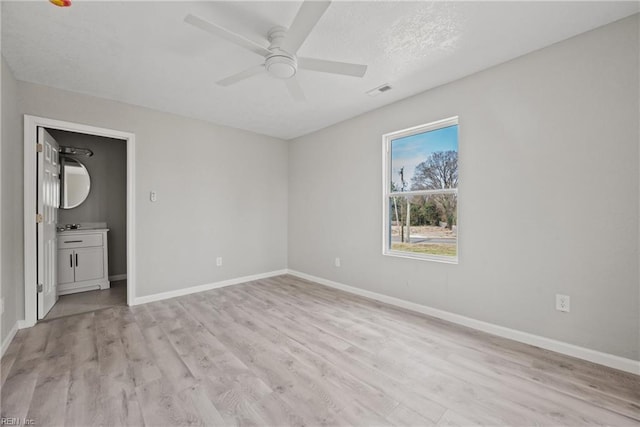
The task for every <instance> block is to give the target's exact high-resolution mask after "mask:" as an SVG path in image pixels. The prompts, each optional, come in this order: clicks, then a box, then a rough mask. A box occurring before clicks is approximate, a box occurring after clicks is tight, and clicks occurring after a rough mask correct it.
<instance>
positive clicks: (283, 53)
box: [184, 0, 367, 101]
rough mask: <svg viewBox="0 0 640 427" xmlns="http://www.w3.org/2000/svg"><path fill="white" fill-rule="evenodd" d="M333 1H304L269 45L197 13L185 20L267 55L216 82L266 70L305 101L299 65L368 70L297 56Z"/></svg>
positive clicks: (330, 69) (350, 72) (336, 71)
mask: <svg viewBox="0 0 640 427" xmlns="http://www.w3.org/2000/svg"><path fill="white" fill-rule="evenodd" d="M330 3H331V2H330V1H311V0H308V1H305V2H303V3H302V6H300V9H299V10H298V14H297V15H296V17H295V18H294V20H293V23H292V24H291V27H290V28H289V29H286V28H284V27H274V28H272V29H271V30H269V33H268V34H267V40H268V41H269V43H270V44H269V46H267V47H265V46H262V45H261V44H259V43H257V42H255V41H253V40H250V39H248V38H246V37H244V36H242V35H240V34H236V33H234V32H233V31H230V30H228V29H226V28H224V27H223V26H221V25H218V24H215V23H213V22H209V21H206V20H204V19H202V18H199V17H197V16H195V15H191V14H189V15H187V16H186V17H185V18H184V20H185V22H187V23H188V24H191V25H193V26H195V27H197V28H200V29H201V30H204V31H206V32H208V33H211V34H213V35H216V36H218V37H222V38H223V39H225V40H227V41H230V42H232V43H235V44H237V45H238V46H240V47H243V48H245V49H247V50H250V51H251V52H253V53H256V54H258V55H260V56H262V57H264V58H265V61H264V63H263V64H260V65H256V66H254V67H251V68H249V69H246V70H244V71H241V72H239V73H237V74H234V75H232V76H229V77H227V78H224V79H222V80H220V81H218V82H216V83H217V84H219V85H221V86H229V85H232V84H235V83H238V82H240V81H242V80H245V79H248V78H249V77H252V76H255V75H257V74H260V73H264V72H267V73H269V74H270V75H272V76H273V77H276V78H278V79H282V80H284V82H285V84H286V87H287V89H288V90H289V93H290V94H291V97H292V98H293V99H294V100H295V101H304V100H305V97H304V92H303V91H302V88H301V87H300V84H299V83H298V81H297V80H296V78H295V76H296V73H297V72H298V69H304V70H311V71H320V72H324V73H332V74H342V75H346V76H354V77H362V76H364V73H365V72H366V71H367V66H366V65H359V64H350V63H346V62H336V61H327V60H324V59H316V58H298V57H297V56H296V53H297V52H298V49H300V46H302V43H304V41H305V40H306V39H307V37H308V36H309V33H311V30H313V27H314V26H315V25H316V24H317V23H318V21H319V20H320V18H321V17H322V15H323V14H324V12H325V11H326V10H327V8H328V7H329V4H330Z"/></svg>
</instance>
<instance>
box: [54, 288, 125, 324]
mask: <svg viewBox="0 0 640 427" xmlns="http://www.w3.org/2000/svg"><path fill="white" fill-rule="evenodd" d="M117 305H122V306H124V305H127V281H126V280H119V281H116V282H111V287H110V288H109V289H103V290H100V291H88V292H78V293H77V294H69V295H62V296H61V297H59V298H58V301H57V302H56V303H55V304H54V306H53V307H52V308H51V310H50V311H49V313H47V315H46V316H45V317H44V320H51V319H57V318H59V317H64V316H71V315H73V314H80V313H89V312H91V311H96V310H102V309H104V308H110V307H115V306H117Z"/></svg>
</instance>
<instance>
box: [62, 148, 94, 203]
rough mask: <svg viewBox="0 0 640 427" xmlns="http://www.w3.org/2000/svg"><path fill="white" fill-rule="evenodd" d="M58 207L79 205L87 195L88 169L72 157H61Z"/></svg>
mask: <svg viewBox="0 0 640 427" xmlns="http://www.w3.org/2000/svg"><path fill="white" fill-rule="evenodd" d="M60 166H61V168H62V173H61V177H60V178H61V180H62V182H61V183H60V192H61V193H62V194H60V196H61V197H60V208H61V209H73V208H75V207H78V206H80V204H82V202H84V201H85V200H86V199H87V197H88V196H89V190H90V189H91V178H90V177H89V171H87V168H86V167H85V166H84V165H83V164H82V163H80V162H79V161H78V160H76V159H74V158H72V157H66V156H65V157H61V158H60Z"/></svg>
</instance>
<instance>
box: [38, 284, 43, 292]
mask: <svg viewBox="0 0 640 427" xmlns="http://www.w3.org/2000/svg"><path fill="white" fill-rule="evenodd" d="M42 290H43V289H42V284H41V283H38V292H42Z"/></svg>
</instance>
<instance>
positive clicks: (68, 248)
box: [57, 228, 110, 295]
mask: <svg viewBox="0 0 640 427" xmlns="http://www.w3.org/2000/svg"><path fill="white" fill-rule="evenodd" d="M108 231H109V229H106V228H104V229H96V230H67V231H61V232H59V233H58V261H57V264H58V295H66V294H72V293H75V292H84V291H93V290H97V289H107V288H109V286H110V284H109V260H108V251H107V232H108Z"/></svg>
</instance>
